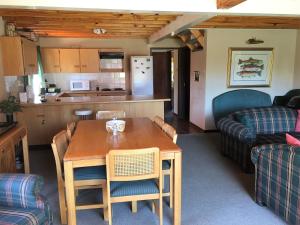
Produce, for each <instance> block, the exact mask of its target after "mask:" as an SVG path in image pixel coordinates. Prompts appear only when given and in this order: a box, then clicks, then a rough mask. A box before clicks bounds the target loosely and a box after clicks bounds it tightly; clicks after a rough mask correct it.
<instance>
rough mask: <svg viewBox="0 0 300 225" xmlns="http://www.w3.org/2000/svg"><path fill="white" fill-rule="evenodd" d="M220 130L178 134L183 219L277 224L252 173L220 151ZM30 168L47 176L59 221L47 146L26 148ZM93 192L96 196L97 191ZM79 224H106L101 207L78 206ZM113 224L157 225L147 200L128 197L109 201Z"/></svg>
mask: <svg viewBox="0 0 300 225" xmlns="http://www.w3.org/2000/svg"><path fill="white" fill-rule="evenodd" d="M219 138H220V137H219V134H217V133H207V134H206V133H204V134H192V135H180V136H179V138H178V145H179V146H180V147H181V148H182V149H183V187H182V225H262V224H263V225H281V224H285V223H284V222H283V221H282V220H281V219H280V218H279V217H277V216H276V215H275V214H274V213H273V212H271V211H270V210H269V209H267V208H265V207H261V206H259V205H257V204H256V203H255V202H254V201H253V194H254V175H249V174H245V173H243V172H242V171H241V170H240V169H239V167H238V166H237V165H236V164H235V163H234V162H232V161H231V160H230V159H228V158H225V157H223V156H221V154H220V153H219V149H220V146H219ZM30 157H31V164H32V172H33V173H37V174H41V175H43V176H44V177H45V188H44V194H45V195H46V196H47V197H48V199H49V201H50V204H51V207H52V209H53V212H54V224H55V225H56V224H60V222H59V221H60V220H59V206H58V195H57V185H56V173H55V166H54V160H53V157H52V154H51V151H48V152H45V151H32V152H30ZM96 196H97V197H96ZM100 196H101V195H100V193H98V192H96V191H85V190H84V191H81V192H80V194H79V201H86V200H94V201H96V200H99V198H100ZM77 224H84V225H102V224H103V225H104V224H107V223H105V222H104V221H103V219H102V210H86V211H80V212H77ZM113 224H114V225H155V224H158V218H157V217H156V216H155V215H154V214H152V212H151V210H150V206H149V203H148V202H139V204H138V213H137V214H132V213H131V212H130V205H129V204H127V203H122V204H114V205H113ZM171 224H172V211H171V210H170V209H169V208H168V204H167V202H165V205H164V225H171Z"/></svg>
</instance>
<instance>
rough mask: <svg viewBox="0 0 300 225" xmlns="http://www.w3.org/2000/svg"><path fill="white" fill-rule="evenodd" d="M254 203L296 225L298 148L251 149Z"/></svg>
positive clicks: (298, 220) (298, 218)
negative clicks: (253, 173) (253, 167)
mask: <svg viewBox="0 0 300 225" xmlns="http://www.w3.org/2000/svg"><path fill="white" fill-rule="evenodd" d="M251 159H252V162H253V164H254V165H255V175H256V176H255V200H256V203H257V204H259V205H261V206H266V207H268V208H270V209H271V210H272V211H273V212H275V213H276V214H277V215H278V216H280V217H281V218H282V219H284V220H285V221H287V222H288V223H289V224H294V225H298V224H300V191H299V190H300V147H293V146H290V145H287V144H269V145H261V146H257V147H255V148H253V149H252V151H251Z"/></svg>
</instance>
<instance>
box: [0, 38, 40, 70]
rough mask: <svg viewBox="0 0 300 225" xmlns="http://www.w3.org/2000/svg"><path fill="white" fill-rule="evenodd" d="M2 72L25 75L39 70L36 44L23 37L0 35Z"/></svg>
mask: <svg viewBox="0 0 300 225" xmlns="http://www.w3.org/2000/svg"><path fill="white" fill-rule="evenodd" d="M0 45H1V48H0V49H1V50H0V51H1V59H2V67H3V69H2V74H3V75H4V76H23V75H30V74H35V73H37V71H38V64H37V49H36V44H35V43H34V42H32V41H29V40H27V39H25V38H21V37H0Z"/></svg>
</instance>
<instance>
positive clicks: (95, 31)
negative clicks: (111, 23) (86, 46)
mask: <svg viewBox="0 0 300 225" xmlns="http://www.w3.org/2000/svg"><path fill="white" fill-rule="evenodd" d="M93 33H94V34H97V35H100V34H105V33H106V30H105V29H103V28H94V29H93Z"/></svg>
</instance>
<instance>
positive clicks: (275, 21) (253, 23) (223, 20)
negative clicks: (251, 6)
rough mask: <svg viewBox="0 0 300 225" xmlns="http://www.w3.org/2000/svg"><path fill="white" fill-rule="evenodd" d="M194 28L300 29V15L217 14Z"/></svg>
mask: <svg viewBox="0 0 300 225" xmlns="http://www.w3.org/2000/svg"><path fill="white" fill-rule="evenodd" d="M194 28H195V29H205V28H245V29H246V28H249V29H251V28H253V29H300V17H271V16H270V17H269V16H215V17H213V18H211V19H209V20H206V21H204V22H202V23H200V24H199V25H196V26H194V27H193V29H194Z"/></svg>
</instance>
